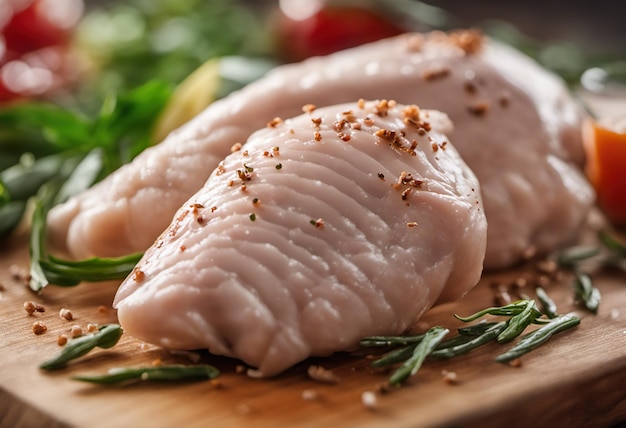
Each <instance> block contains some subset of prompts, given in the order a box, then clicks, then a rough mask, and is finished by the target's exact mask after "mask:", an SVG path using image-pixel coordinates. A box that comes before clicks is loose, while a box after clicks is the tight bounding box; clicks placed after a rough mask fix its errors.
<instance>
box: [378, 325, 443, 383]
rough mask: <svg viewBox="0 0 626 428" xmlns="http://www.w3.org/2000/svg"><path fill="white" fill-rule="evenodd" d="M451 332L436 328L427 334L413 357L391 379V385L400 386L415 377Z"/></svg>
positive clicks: (416, 348) (414, 351)
mask: <svg viewBox="0 0 626 428" xmlns="http://www.w3.org/2000/svg"><path fill="white" fill-rule="evenodd" d="M449 332H450V330H448V329H447V328H443V327H439V326H435V327H432V328H431V329H430V330H428V331H427V332H426V334H425V335H424V338H423V339H422V341H421V342H420V343H419V344H418V345H417V346H416V347H415V349H414V350H413V354H412V355H411V357H410V358H409V359H408V360H406V361H405V362H404V364H402V365H401V366H400V367H399V368H398V369H397V370H396V371H395V372H394V373H393V374H392V375H391V377H390V378H389V383H390V384H391V385H400V384H401V383H402V382H404V381H405V380H406V379H407V378H409V377H410V376H413V375H414V374H415V373H417V371H418V370H419V369H420V367H421V366H422V363H423V362H424V360H425V359H426V357H427V356H428V355H429V354H430V353H431V352H433V350H434V349H435V348H436V347H437V345H438V344H439V343H440V342H441V340H442V339H443V338H444V336H445V335H446V334H448V333H449Z"/></svg>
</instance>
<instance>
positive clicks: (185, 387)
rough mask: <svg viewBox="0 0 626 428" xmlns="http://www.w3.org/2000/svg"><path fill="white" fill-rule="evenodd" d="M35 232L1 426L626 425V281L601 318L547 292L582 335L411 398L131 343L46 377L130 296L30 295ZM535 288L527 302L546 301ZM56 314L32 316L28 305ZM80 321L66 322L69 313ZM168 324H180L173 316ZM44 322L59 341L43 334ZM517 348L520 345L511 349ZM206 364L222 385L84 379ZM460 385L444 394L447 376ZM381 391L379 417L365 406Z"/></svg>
mask: <svg viewBox="0 0 626 428" xmlns="http://www.w3.org/2000/svg"><path fill="white" fill-rule="evenodd" d="M27 257H28V255H27V245H26V233H21V234H18V236H15V237H14V238H13V239H11V240H9V242H4V243H3V246H2V248H1V249H0V283H1V284H2V291H1V296H2V298H1V300H0V311H1V314H2V315H1V316H0V318H1V320H0V343H1V344H2V347H1V351H0V426H2V427H38V426H45V427H57V426H59V427H61V426H85V427H87V426H88V427H93V428H95V427H128V426H139V427H175V426H180V427H182V426H184V427H195V426H220V427H221V426H228V427H230V426H253V427H276V426H294V425H297V426H316V427H317V426H330V425H341V426H346V425H348V426H365V427H377V426H385V427H387V426H396V427H424V426H428V427H431V426H450V427H452V426H463V427H466V426H481V427H489V426H494V427H497V426H505V425H506V426H507V427H517V426H520V427H521V426H526V425H527V424H529V423H532V424H534V425H535V426H568V427H577V426H606V425H610V424H613V423H616V422H619V421H626V275H622V276H599V277H597V278H596V284H597V285H598V287H599V288H600V290H601V292H602V299H603V300H602V303H601V305H600V310H599V312H598V314H597V315H593V314H591V313H588V312H585V311H584V310H582V309H581V308H580V307H579V306H577V304H576V303H575V302H574V301H573V292H572V288H571V285H570V280H571V279H570V278H563V279H562V280H560V281H555V282H553V283H552V284H551V285H550V286H548V287H547V289H548V291H549V293H550V295H551V296H552V297H553V298H554V300H555V301H556V303H557V305H558V308H559V312H560V313H566V312H570V311H576V312H577V313H578V314H579V315H580V317H581V319H582V322H581V324H580V326H578V327H577V328H575V329H573V330H570V331H568V332H564V333H561V334H559V335H557V336H555V337H553V338H552V340H551V341H550V342H549V343H547V344H546V345H544V346H543V347H540V348H539V349H537V350H536V351H534V352H532V353H530V354H528V355H526V356H525V357H523V358H522V359H521V366H519V367H512V366H509V365H503V364H499V363H496V362H495V361H494V357H495V356H496V355H498V354H499V353H501V352H502V351H503V350H504V349H507V348H508V347H507V345H497V344H492V345H489V346H486V347H484V348H483V349H478V350H475V351H473V352H471V353H470V354H468V355H465V356H461V357H457V358H454V359H451V360H448V361H435V360H428V361H427V362H426V363H425V365H424V366H423V368H422V370H421V371H420V372H419V373H418V374H417V375H416V376H415V377H414V378H412V379H411V380H410V382H409V383H408V385H406V386H404V387H402V388H399V389H396V390H393V391H391V392H387V393H380V392H377V391H378V388H379V386H380V385H381V384H382V383H383V382H384V381H385V379H386V378H387V376H388V373H383V372H374V371H372V370H371V369H370V368H369V367H368V364H369V361H370V360H369V359H368V356H367V353H363V352H360V353H359V352H357V353H353V354H341V355H336V356H333V357H329V358H319V359H315V360H310V361H306V362H304V363H302V364H299V365H298V366H296V367H294V368H293V369H291V370H289V371H288V372H287V373H285V374H283V375H281V376H279V377H277V378H274V379H269V380H261V379H253V378H250V377H248V376H247V375H246V374H245V373H238V372H239V370H238V368H239V367H240V363H238V362H237V361H234V360H230V359H226V358H220V357H214V356H209V355H206V354H204V355H202V354H195V353H194V354H172V353H170V352H167V351H164V350H160V349H158V348H155V347H153V346H149V345H145V344H142V343H140V342H139V341H137V340H135V339H133V338H132V337H128V336H123V337H122V340H121V341H120V343H119V344H118V345H117V346H115V347H114V348H112V349H110V350H96V351H94V352H93V353H92V354H90V355H88V356H86V357H84V358H83V359H82V360H80V361H76V362H75V363H73V364H72V365H71V366H70V367H68V368H67V369H64V370H60V371H58V372H54V373H46V372H42V371H40V370H39V369H38V365H39V364H40V363H41V362H43V361H44V360H46V359H48V358H50V357H51V356H53V355H55V354H56V353H57V352H59V350H60V349H61V348H60V346H59V345H58V344H57V337H58V335H60V334H63V333H67V332H68V330H69V328H70V327H71V326H73V325H79V326H81V327H82V328H86V326H87V324H88V323H97V324H104V323H110V322H115V321H116V315H115V312H114V310H112V309H110V306H111V302H112V299H113V295H114V293H115V290H116V286H117V284H114V283H109V284H82V285H80V286H79V287H75V288H67V289H63V288H58V287H48V288H47V289H45V291H44V293H43V294H42V295H40V296H37V295H35V294H33V293H31V292H30V291H29V290H28V289H27V287H26V286H25V283H24V280H23V278H18V277H19V276H20V272H19V271H20V270H21V271H25V270H26V269H27ZM533 266H534V265H533V264H529V265H528V266H525V267H522V268H519V269H517V270H515V271H509V272H505V273H501V274H499V275H485V277H484V278H483V280H482V282H481V284H480V285H479V286H478V287H477V288H476V289H475V290H473V291H472V292H471V293H470V294H469V295H467V296H466V297H465V298H464V299H463V300H461V301H458V302H454V303H451V304H446V305H443V306H439V307H436V308H435V309H433V310H431V311H430V312H429V313H428V314H427V315H426V316H425V317H424V318H423V319H422V320H421V321H420V323H419V324H418V326H417V327H416V329H417V330H419V329H424V328H427V327H428V326H432V325H443V326H445V327H448V328H450V329H454V328H457V327H458V326H460V324H461V323H460V322H459V321H457V320H456V319H455V318H454V317H453V316H452V315H453V314H454V313H459V314H465V315H467V314H470V313H472V312H474V311H476V310H479V309H481V308H484V307H486V306H489V305H491V304H492V303H493V299H494V288H493V286H492V284H493V283H494V282H499V283H503V284H510V283H511V282H512V281H514V280H516V279H517V278H522V277H524V278H527V279H528V278H532V277H533V276H534V274H533V272H534V267H533ZM532 289H533V287H531V286H530V285H529V286H527V287H526V288H524V292H528V293H532ZM29 300H31V301H34V302H35V303H38V304H41V305H43V306H44V307H45V312H43V313H37V314H35V316H29V315H28V314H27V313H26V311H25V310H24V308H23V304H24V302H25V301H29ZM62 307H63V308H68V309H70V310H71V312H72V314H73V316H74V317H75V319H74V320H73V321H66V320H64V319H61V317H60V316H59V310H60V309H61V308H62ZM164 316H166V314H164ZM35 321H42V322H43V323H45V325H46V326H47V327H48V331H47V332H46V333H45V334H42V335H39V336H37V335H35V334H34V333H33V329H32V326H33V323H34V322H35ZM509 346H510V345H509ZM197 356H200V357H201V358H202V360H203V361H205V362H208V363H211V364H213V365H215V366H216V367H217V368H219V369H220V370H221V371H222V375H221V376H220V377H219V381H218V382H215V381H213V382H212V381H205V382H195V383H186V384H185V383H178V384H167V385H165V384H136V385H131V386H126V387H100V386H92V385H88V384H83V383H80V382H76V381H73V380H70V376H72V375H76V374H79V373H80V374H85V373H102V372H105V371H106V370H107V369H109V368H112V367H119V366H123V367H128V366H145V365H152V364H154V363H155V362H156V361H158V360H160V361H162V362H163V363H173V362H178V363H190V362H191V360H193V359H194V358H195V357H197ZM311 365H320V366H322V367H324V368H325V369H327V370H330V371H332V373H334V374H335V375H336V376H337V377H338V378H339V379H340V380H339V382H337V383H335V384H327V383H322V382H320V381H316V380H313V379H311V378H309V377H308V375H307V369H308V367H309V366H311ZM444 370H447V371H449V372H454V373H456V376H457V381H456V382H455V383H453V384H449V383H447V382H446V381H444V379H443V376H442V371H444ZM365 391H373V392H376V404H375V407H374V408H368V407H366V406H364V405H363V403H362V399H361V396H362V393H363V392H365Z"/></svg>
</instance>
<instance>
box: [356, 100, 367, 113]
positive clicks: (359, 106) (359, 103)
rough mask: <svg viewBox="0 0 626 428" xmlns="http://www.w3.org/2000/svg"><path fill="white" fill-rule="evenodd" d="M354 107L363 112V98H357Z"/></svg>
mask: <svg viewBox="0 0 626 428" xmlns="http://www.w3.org/2000/svg"><path fill="white" fill-rule="evenodd" d="M356 106H357V107H358V108H360V109H361V110H363V109H364V108H365V100H364V99H363V98H359V100H358V101H357V102H356Z"/></svg>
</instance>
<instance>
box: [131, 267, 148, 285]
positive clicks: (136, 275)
mask: <svg viewBox="0 0 626 428" xmlns="http://www.w3.org/2000/svg"><path fill="white" fill-rule="evenodd" d="M144 279H146V274H145V273H144V271H142V270H141V269H140V268H138V267H136V268H135V269H133V280H135V282H141V281H143V280H144Z"/></svg>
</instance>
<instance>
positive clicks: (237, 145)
mask: <svg viewBox="0 0 626 428" xmlns="http://www.w3.org/2000/svg"><path fill="white" fill-rule="evenodd" d="M242 146H243V144H241V143H235V144H233V145H232V146H231V147H230V152H231V153H235V152H238V151H239V150H241V147H242Z"/></svg>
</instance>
